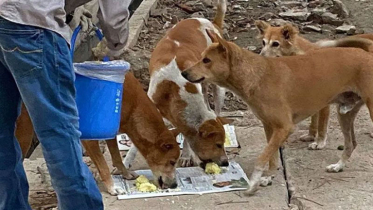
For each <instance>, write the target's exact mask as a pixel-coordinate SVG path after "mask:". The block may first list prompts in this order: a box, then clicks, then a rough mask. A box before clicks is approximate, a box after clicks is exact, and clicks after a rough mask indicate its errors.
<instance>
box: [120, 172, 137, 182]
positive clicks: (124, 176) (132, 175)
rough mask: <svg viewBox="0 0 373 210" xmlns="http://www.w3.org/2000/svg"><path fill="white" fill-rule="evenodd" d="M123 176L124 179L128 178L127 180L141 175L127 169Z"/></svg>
mask: <svg viewBox="0 0 373 210" xmlns="http://www.w3.org/2000/svg"><path fill="white" fill-rule="evenodd" d="M122 176H123V178H124V179H127V180H133V179H136V178H137V177H139V175H138V174H137V173H135V172H133V171H126V172H124V173H122Z"/></svg>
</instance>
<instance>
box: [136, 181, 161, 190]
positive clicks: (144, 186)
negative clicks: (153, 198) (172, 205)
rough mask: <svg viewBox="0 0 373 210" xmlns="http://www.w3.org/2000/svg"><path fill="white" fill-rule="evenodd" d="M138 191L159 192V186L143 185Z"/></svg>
mask: <svg viewBox="0 0 373 210" xmlns="http://www.w3.org/2000/svg"><path fill="white" fill-rule="evenodd" d="M137 189H138V190H139V191H141V192H154V191H156V190H157V186H155V185H154V184H152V183H149V182H148V183H142V184H140V186H139V187H137Z"/></svg>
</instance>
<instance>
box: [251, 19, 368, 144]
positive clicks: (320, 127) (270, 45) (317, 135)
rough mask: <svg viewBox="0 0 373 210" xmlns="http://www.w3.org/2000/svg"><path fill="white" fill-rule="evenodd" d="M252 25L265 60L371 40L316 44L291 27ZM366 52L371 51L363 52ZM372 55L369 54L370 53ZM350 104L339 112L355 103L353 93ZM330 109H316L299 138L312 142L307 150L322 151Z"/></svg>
mask: <svg viewBox="0 0 373 210" xmlns="http://www.w3.org/2000/svg"><path fill="white" fill-rule="evenodd" d="M255 25H256V27H257V29H258V31H259V35H258V38H259V39H260V40H262V43H263V48H262V51H261V52H260V54H261V55H264V56H266V57H281V56H292V55H303V54H305V53H307V52H310V51H312V50H316V49H320V48H321V47H356V48H364V47H367V46H370V45H371V44H370V42H371V41H370V40H365V38H368V39H371V40H373V34H361V35H356V36H351V37H348V38H342V39H338V40H322V41H319V42H317V43H312V42H310V41H308V40H307V39H305V38H303V37H302V36H300V35H299V30H298V29H297V28H296V27H295V26H293V25H292V24H290V23H289V24H285V25H283V26H277V27H272V26H271V25H270V24H268V23H267V22H265V21H261V20H258V21H255ZM364 50H366V51H369V50H371V49H364ZM372 52H373V51H372ZM348 99H349V101H350V102H351V103H346V104H345V105H343V106H341V109H342V110H340V111H342V112H344V113H346V112H348V111H349V110H351V109H352V108H353V106H354V105H355V103H354V102H357V101H358V100H359V97H358V96H357V95H356V94H350V97H349V98H348ZM329 114H330V108H329V106H327V107H325V108H324V109H322V110H320V112H318V113H317V114H315V115H313V116H312V118H311V124H310V127H309V132H308V134H306V135H303V136H301V138H300V139H301V140H302V141H314V142H313V143H311V144H310V145H309V146H308V148H309V149H312V150H315V149H323V148H324V147H325V145H326V140H327V129H328V121H329Z"/></svg>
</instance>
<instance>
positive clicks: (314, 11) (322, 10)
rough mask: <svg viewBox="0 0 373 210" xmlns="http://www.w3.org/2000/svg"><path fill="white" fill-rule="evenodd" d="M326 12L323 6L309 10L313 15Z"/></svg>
mask: <svg viewBox="0 0 373 210" xmlns="http://www.w3.org/2000/svg"><path fill="white" fill-rule="evenodd" d="M325 12H326V9H325V8H323V7H322V8H315V9H313V10H311V14H315V15H320V16H321V15H322V14H324V13H325Z"/></svg>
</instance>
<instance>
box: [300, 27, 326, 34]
mask: <svg viewBox="0 0 373 210" xmlns="http://www.w3.org/2000/svg"><path fill="white" fill-rule="evenodd" d="M303 30H304V31H314V32H319V33H320V32H322V30H321V28H320V27H319V26H316V25H306V26H304V27H303Z"/></svg>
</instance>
